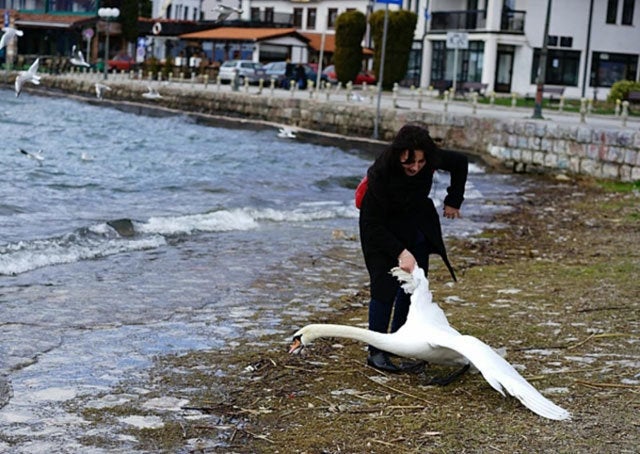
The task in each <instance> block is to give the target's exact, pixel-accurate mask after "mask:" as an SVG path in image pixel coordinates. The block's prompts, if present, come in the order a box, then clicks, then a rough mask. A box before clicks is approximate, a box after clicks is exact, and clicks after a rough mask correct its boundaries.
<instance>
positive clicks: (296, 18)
mask: <svg viewBox="0 0 640 454" xmlns="http://www.w3.org/2000/svg"><path fill="white" fill-rule="evenodd" d="M302 12H303V10H302V8H293V26H294V27H296V28H302Z"/></svg>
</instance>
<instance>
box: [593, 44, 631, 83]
mask: <svg viewBox="0 0 640 454" xmlns="http://www.w3.org/2000/svg"><path fill="white" fill-rule="evenodd" d="M637 69H638V56H637V55H631V54H611V53H606V52H594V53H593V54H592V58H591V80H590V82H589V83H590V84H591V86H592V87H611V86H612V85H613V84H614V83H616V82H618V81H619V80H625V79H626V80H634V79H635V76H636V71H637Z"/></svg>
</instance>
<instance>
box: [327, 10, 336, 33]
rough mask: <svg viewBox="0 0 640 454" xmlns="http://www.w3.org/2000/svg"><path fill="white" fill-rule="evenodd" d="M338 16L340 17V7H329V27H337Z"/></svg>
mask: <svg viewBox="0 0 640 454" xmlns="http://www.w3.org/2000/svg"><path fill="white" fill-rule="evenodd" d="M337 18H338V9H337V8H329V11H328V12H327V28H335V26H336V19H337Z"/></svg>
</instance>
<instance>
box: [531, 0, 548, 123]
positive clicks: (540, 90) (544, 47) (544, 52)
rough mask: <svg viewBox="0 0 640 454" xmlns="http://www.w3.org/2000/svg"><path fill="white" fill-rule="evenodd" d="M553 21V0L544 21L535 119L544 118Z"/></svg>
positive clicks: (534, 109) (534, 111)
mask: <svg viewBox="0 0 640 454" xmlns="http://www.w3.org/2000/svg"><path fill="white" fill-rule="evenodd" d="M550 21H551V0H549V2H548V3H547V17H546V19H545V21H544V34H543V36H542V49H541V50H540V58H539V60H538V80H536V83H537V85H538V86H537V89H536V104H535V106H534V108H533V118H540V119H541V118H543V117H542V95H543V94H544V79H545V76H546V72H547V41H548V40H549V22H550Z"/></svg>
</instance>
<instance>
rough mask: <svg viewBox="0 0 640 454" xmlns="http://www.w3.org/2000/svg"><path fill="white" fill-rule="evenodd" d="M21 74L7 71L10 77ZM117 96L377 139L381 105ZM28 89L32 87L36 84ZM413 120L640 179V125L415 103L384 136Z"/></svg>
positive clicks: (533, 155) (489, 148)
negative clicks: (607, 125)
mask: <svg viewBox="0 0 640 454" xmlns="http://www.w3.org/2000/svg"><path fill="white" fill-rule="evenodd" d="M9 80H10V81H13V80H14V78H13V77H7V78H5V82H6V83H8V81H9ZM94 83H95V79H82V78H78V77H74V76H48V75H43V77H42V81H41V86H42V87H46V88H47V89H53V90H59V91H63V92H67V93H74V94H76V95H81V96H86V97H87V98H88V99H92V100H93V101H94V102H98V101H97V100H96V99H95V88H94ZM109 86H110V87H111V91H109V92H108V95H107V96H108V99H109V101H133V102H135V103H136V104H148V105H154V106H162V107H164V108H169V109H175V110H179V111H185V112H193V113H200V114H207V115H215V116H225V117H231V118H234V119H238V120H241V119H245V120H259V121H265V122H271V123H280V124H286V125H291V126H297V127H300V128H305V129H308V130H312V131H318V132H321V133H334V134H339V135H343V136H347V137H359V138H370V137H372V135H373V125H374V122H375V114H376V109H375V106H373V105H364V104H345V103H340V102H333V103H332V102H321V101H315V100H312V99H308V98H301V97H288V96H270V95H269V90H264V91H263V93H262V94H255V90H254V91H253V92H252V93H244V92H242V91H239V92H232V91H218V90H216V89H215V87H209V89H207V90H204V89H203V86H202V85H201V84H198V85H195V84H184V83H183V84H177V83H174V84H170V85H166V86H162V88H161V92H162V98H161V99H157V100H148V99H145V98H144V97H142V94H143V93H145V92H146V91H147V87H146V84H145V83H143V82H134V81H127V80H124V81H115V80H109ZM28 89H32V87H31V86H30V85H29V87H28ZM408 121H422V122H425V123H427V124H428V125H429V128H430V131H431V134H432V136H433V137H434V138H435V139H437V140H439V141H440V143H441V145H442V146H443V147H445V148H449V149H456V150H461V151H465V152H468V153H473V154H476V155H479V156H480V157H482V158H484V159H486V160H489V161H492V162H496V161H498V162H500V163H502V164H504V165H506V166H509V167H510V168H513V170H514V171H522V172H526V171H560V172H567V173H573V174H581V175H589V176H594V177H598V178H606V179H614V180H621V181H636V180H640V131H637V130H636V131H634V130H631V129H621V128H611V129H598V128H595V127H593V126H588V125H579V126H576V125H558V124H555V123H551V122H540V121H534V120H526V119H509V120H502V119H498V118H488V117H480V116H472V115H458V114H452V113H447V114H443V113H441V112H432V111H426V110H414V109H393V108H383V109H381V118H380V123H379V129H378V131H379V137H380V139H381V140H382V141H389V140H390V139H391V138H392V137H393V135H394V134H395V132H396V131H397V130H398V129H399V128H400V127H401V126H402V125H403V124H405V123H406V122H408Z"/></svg>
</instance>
